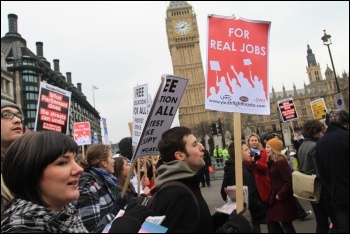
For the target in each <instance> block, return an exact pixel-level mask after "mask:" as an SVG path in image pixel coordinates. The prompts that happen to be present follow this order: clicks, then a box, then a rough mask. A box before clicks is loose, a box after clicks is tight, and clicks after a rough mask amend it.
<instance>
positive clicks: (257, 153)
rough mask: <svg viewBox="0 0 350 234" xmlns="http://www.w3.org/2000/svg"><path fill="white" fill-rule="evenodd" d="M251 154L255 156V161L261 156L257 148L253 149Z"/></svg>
mask: <svg viewBox="0 0 350 234" xmlns="http://www.w3.org/2000/svg"><path fill="white" fill-rule="evenodd" d="M251 156H252V157H254V161H255V162H256V161H258V160H259V159H260V158H261V156H260V150H257V149H251Z"/></svg>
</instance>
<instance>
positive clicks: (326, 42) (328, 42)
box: [321, 29, 340, 93]
mask: <svg viewBox="0 0 350 234" xmlns="http://www.w3.org/2000/svg"><path fill="white" fill-rule="evenodd" d="M323 33H324V35H323V37H321V40H322V41H323V45H325V46H327V47H328V52H329V57H330V58H331V63H332V68H333V73H334V79H335V84H336V85H337V93H340V89H339V84H338V79H337V75H336V73H335V68H334V63H333V58H332V53H331V49H330V47H329V46H330V45H331V44H332V41H331V35H329V34H327V33H326V29H324V30H323Z"/></svg>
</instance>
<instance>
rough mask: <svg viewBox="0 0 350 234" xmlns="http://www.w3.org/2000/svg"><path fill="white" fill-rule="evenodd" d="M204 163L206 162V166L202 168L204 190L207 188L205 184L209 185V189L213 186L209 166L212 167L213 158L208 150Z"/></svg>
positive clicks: (205, 152) (205, 151)
mask: <svg viewBox="0 0 350 234" xmlns="http://www.w3.org/2000/svg"><path fill="white" fill-rule="evenodd" d="M204 162H205V166H204V167H203V168H202V172H203V176H202V179H201V183H202V188H203V187H205V184H207V186H208V187H210V186H211V185H210V173H209V166H211V157H210V153H209V151H208V150H207V149H204Z"/></svg>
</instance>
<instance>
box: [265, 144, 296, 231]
mask: <svg viewBox="0 0 350 234" xmlns="http://www.w3.org/2000/svg"><path fill="white" fill-rule="evenodd" d="M282 148H283V143H282V141H281V140H279V139H278V138H272V139H270V140H269V141H267V142H266V154H267V156H268V157H269V162H268V171H269V174H270V180H271V193H270V196H269V199H268V201H269V202H268V204H267V208H266V220H267V229H268V232H269V233H295V229H294V226H293V221H294V220H296V219H298V218H299V210H298V206H297V202H296V199H295V197H294V196H293V187H292V172H291V169H290V166H289V164H288V161H287V159H286V157H285V156H284V155H283V154H282V153H281V150H282ZM286 210H288V212H286Z"/></svg>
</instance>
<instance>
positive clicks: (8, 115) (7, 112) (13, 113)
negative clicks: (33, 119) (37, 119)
mask: <svg viewBox="0 0 350 234" xmlns="http://www.w3.org/2000/svg"><path fill="white" fill-rule="evenodd" d="M23 120H24V116H23V112H22V110H21V108H19V106H18V105H16V104H15V103H13V102H9V101H7V100H1V147H2V148H4V149H7V148H8V147H10V145H11V144H12V142H14V141H15V140H16V139H17V138H19V137H20V136H22V134H23V125H22V124H23Z"/></svg>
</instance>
